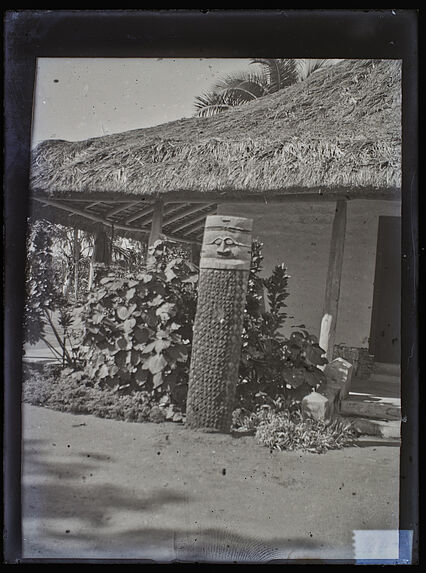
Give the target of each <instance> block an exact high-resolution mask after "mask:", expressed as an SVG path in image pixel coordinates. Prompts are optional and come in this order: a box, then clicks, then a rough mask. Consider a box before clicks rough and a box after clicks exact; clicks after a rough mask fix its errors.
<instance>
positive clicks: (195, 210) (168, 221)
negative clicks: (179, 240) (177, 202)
mask: <svg viewBox="0 0 426 573" xmlns="http://www.w3.org/2000/svg"><path fill="white" fill-rule="evenodd" d="M212 206H216V203H213V204H208V205H202V206H200V204H197V206H195V207H194V206H192V207H189V208H188V209H185V211H179V212H178V213H177V214H176V215H175V216H173V217H171V218H170V219H166V220H165V221H164V223H163V225H164V227H166V226H167V225H171V224H172V223H175V222H176V221H179V220H180V219H183V218H184V217H187V216H188V215H192V214H193V213H198V211H202V210H203V209H206V208H207V207H212Z"/></svg>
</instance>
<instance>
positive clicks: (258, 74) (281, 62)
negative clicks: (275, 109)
mask: <svg viewBox="0 0 426 573" xmlns="http://www.w3.org/2000/svg"><path fill="white" fill-rule="evenodd" d="M333 63H336V60H320V59H312V60H306V59H300V60H296V59H265V58H260V59H254V60H252V61H251V62H250V64H254V65H257V66H258V69H257V70H256V71H254V72H240V73H237V74H233V75H228V76H226V77H225V78H223V79H222V80H220V81H219V82H217V83H216V84H215V85H214V86H213V87H212V89H211V91H210V92H208V93H206V94H204V95H202V96H198V97H197V98H196V99H195V108H196V114H195V115H196V116H198V117H209V116H212V115H216V114H218V113H221V112H223V111H226V110H227V109H230V108H232V107H236V106H239V105H242V104H244V103H247V102H249V101H252V100H254V99H258V98H259V97H263V96H265V95H268V94H271V93H274V92H277V91H279V90H281V89H282V88H285V87H287V86H290V85H292V84H295V83H297V82H299V81H303V80H305V79H306V78H307V77H308V76H310V75H311V74H312V73H313V72H314V71H316V70H317V69H319V68H322V67H325V66H327V65H332V64H333Z"/></svg>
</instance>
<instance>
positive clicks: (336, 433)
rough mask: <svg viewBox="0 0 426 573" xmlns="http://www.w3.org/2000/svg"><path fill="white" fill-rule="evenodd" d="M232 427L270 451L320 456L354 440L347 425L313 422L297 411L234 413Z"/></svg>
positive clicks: (337, 421) (332, 421)
mask: <svg viewBox="0 0 426 573" xmlns="http://www.w3.org/2000/svg"><path fill="white" fill-rule="evenodd" d="M234 426H235V427H237V428H238V429H239V431H247V432H250V433H252V434H254V436H255V439H256V440H257V442H258V443H259V444H262V445H264V446H267V447H268V448H269V449H270V450H280V451H281V450H286V451H295V450H299V451H304V452H311V453H317V454H323V453H325V452H327V451H328V450H336V449H341V448H344V447H347V446H350V445H353V443H354V440H355V438H356V434H355V432H354V431H353V430H352V428H351V426H350V424H348V423H344V422H342V421H340V420H338V419H332V420H315V419H313V418H309V417H304V416H303V415H302V413H301V411H300V409H294V410H293V411H290V410H288V409H287V410H282V411H276V410H274V409H273V408H271V407H270V406H269V405H265V406H263V407H261V408H259V409H258V410H257V411H256V412H255V413H253V412H252V413H244V412H242V411H236V412H234Z"/></svg>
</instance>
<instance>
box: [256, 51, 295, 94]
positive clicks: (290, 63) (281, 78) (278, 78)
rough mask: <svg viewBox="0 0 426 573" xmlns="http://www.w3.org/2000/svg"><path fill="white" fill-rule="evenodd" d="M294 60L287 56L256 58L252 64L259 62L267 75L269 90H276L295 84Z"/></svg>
mask: <svg viewBox="0 0 426 573" xmlns="http://www.w3.org/2000/svg"><path fill="white" fill-rule="evenodd" d="M296 61H297V60H294V59H291V58H290V59H289V58H281V59H280V58H276V59H266V58H256V59H254V60H252V61H251V63H252V64H260V65H261V66H262V68H263V70H264V74H265V75H266V77H267V82H268V88H269V92H270V93H271V92H277V91H279V90H280V89H282V88H284V87H287V86H290V85H292V84H295V83H296V82H297V81H298V74H297V69H296Z"/></svg>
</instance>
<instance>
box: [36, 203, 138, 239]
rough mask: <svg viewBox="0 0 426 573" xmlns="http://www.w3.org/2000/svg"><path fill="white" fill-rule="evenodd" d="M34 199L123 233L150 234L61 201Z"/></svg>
mask: <svg viewBox="0 0 426 573" xmlns="http://www.w3.org/2000/svg"><path fill="white" fill-rule="evenodd" d="M34 199H35V201H38V202H39V203H44V204H45V205H48V206H51V207H56V208H57V209H62V210H63V211H67V212H68V213H71V214H73V215H79V216H80V217H83V218H86V219H90V220H91V221H95V222H96V223H104V224H105V225H108V226H110V227H111V226H112V225H114V228H115V229H119V230H122V231H131V232H135V231H139V232H142V233H145V234H148V231H145V230H143V229H138V228H135V227H129V226H128V225H123V224H121V223H112V222H111V221H107V220H106V219H105V218H104V217H100V216H99V215H94V214H92V213H89V212H88V211H84V210H81V209H76V208H75V207H71V206H70V205H66V204H65V203H63V202H61V201H55V200H54V199H47V198H45V197H35V198H34Z"/></svg>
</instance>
